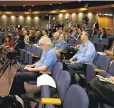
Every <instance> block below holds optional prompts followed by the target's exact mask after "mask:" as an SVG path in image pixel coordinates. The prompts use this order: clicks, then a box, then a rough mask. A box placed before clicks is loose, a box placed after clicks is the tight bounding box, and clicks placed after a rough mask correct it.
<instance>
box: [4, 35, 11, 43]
mask: <svg viewBox="0 0 114 108" xmlns="http://www.w3.org/2000/svg"><path fill="white" fill-rule="evenodd" d="M5 41H7V42H10V41H11V34H8V35H6V37H5Z"/></svg>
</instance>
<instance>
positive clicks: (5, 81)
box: [0, 64, 42, 108]
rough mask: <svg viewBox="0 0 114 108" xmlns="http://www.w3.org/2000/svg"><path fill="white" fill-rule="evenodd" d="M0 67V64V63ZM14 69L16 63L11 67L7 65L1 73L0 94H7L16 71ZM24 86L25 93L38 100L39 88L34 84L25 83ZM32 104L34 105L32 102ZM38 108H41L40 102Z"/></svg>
mask: <svg viewBox="0 0 114 108" xmlns="http://www.w3.org/2000/svg"><path fill="white" fill-rule="evenodd" d="M0 67H1V65H0ZM16 70H17V66H16V64H14V65H12V66H11V69H10V67H8V68H7V69H6V71H5V73H4V74H3V76H2V77H1V78H0V96H6V95H8V93H9V88H10V86H11V82H12V80H13V77H14V75H15V73H16ZM25 88H26V90H27V95H28V96H29V97H33V98H35V99H37V100H38V101H39V99H40V88H38V87H37V86H36V85H29V84H27V83H25ZM32 106H34V104H33V105H32ZM33 108H34V107H33ZM39 108H42V107H41V104H40V107H39Z"/></svg>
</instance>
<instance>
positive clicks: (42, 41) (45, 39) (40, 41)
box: [39, 36, 52, 47]
mask: <svg viewBox="0 0 114 108" xmlns="http://www.w3.org/2000/svg"><path fill="white" fill-rule="evenodd" d="M39 43H43V44H45V45H49V46H50V47H51V46H52V41H51V39H50V38H49V37H47V36H43V37H42V38H41V39H40V40H39Z"/></svg>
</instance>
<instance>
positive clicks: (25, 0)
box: [0, 0, 70, 6]
mask: <svg viewBox="0 0 114 108" xmlns="http://www.w3.org/2000/svg"><path fill="white" fill-rule="evenodd" d="M66 2H70V0H68V1H67V0H66V1H61V0H58V1H45V0H42V1H38V0H37V1H34V0H33V1H28V0H19V1H11V0H9V1H5V0H4V1H0V6H4V5H5V6H23V5H24V6H31V5H37V6H39V5H49V4H59V3H66Z"/></svg>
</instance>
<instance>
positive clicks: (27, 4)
mask: <svg viewBox="0 0 114 108" xmlns="http://www.w3.org/2000/svg"><path fill="white" fill-rule="evenodd" d="M113 10H114V1H81V2H78V1H7V2H6V1H0V12H1V14H3V12H7V11H9V12H17V13H19V12H20V13H22V12H24V13H27V14H31V13H32V14H41V13H42V14H52V13H54V14H55V13H72V12H93V13H98V12H105V13H106V12H110V13H114V11H113ZM6 14H7V13H6Z"/></svg>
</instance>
